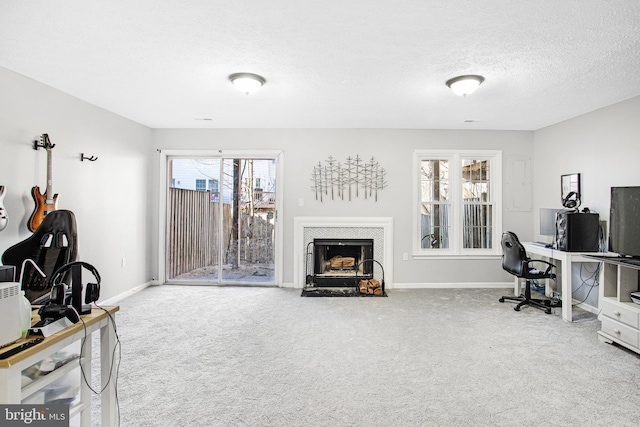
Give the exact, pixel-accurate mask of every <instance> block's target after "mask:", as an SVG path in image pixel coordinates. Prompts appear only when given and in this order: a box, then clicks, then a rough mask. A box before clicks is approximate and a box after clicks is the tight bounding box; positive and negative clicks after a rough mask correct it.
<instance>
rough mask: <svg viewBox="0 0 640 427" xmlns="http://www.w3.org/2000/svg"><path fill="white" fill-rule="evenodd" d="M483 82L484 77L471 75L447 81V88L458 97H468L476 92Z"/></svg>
mask: <svg viewBox="0 0 640 427" xmlns="http://www.w3.org/2000/svg"><path fill="white" fill-rule="evenodd" d="M483 81H484V77H482V76H478V75H476V74H469V75H466V76H458V77H454V78H452V79H449V80H447V86H449V87H450V88H451V90H452V91H453V93H455V94H456V95H460V96H467V95H469V94H470V93H473V92H475V90H476V89H478V86H480V83H482V82H483Z"/></svg>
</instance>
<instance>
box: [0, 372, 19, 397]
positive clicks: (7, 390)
mask: <svg viewBox="0 0 640 427" xmlns="http://www.w3.org/2000/svg"><path fill="white" fill-rule="evenodd" d="M21 390H22V378H21V372H20V371H19V370H17V369H15V368H6V369H0V402H2V404H19V403H21V402H22V392H21Z"/></svg>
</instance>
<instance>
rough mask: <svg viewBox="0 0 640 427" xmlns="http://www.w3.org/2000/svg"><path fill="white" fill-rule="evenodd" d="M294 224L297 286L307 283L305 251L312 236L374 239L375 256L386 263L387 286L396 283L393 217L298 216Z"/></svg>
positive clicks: (390, 286)
mask: <svg viewBox="0 0 640 427" xmlns="http://www.w3.org/2000/svg"><path fill="white" fill-rule="evenodd" d="M293 226H294V230H293V238H294V245H293V260H294V268H293V278H294V286H295V287H297V288H302V287H304V285H305V277H306V271H305V254H306V251H307V246H308V244H309V243H311V242H313V239H373V258H374V259H375V260H376V261H378V262H380V264H382V266H383V267H384V280H385V286H386V287H387V288H392V287H393V285H392V284H393V218H387V217H295V218H294V219H293ZM309 262H312V261H311V260H310V261H309ZM375 267H376V268H375V269H374V272H377V271H378V268H377V265H376V266H375Z"/></svg>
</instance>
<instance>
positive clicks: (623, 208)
mask: <svg viewBox="0 0 640 427" xmlns="http://www.w3.org/2000/svg"><path fill="white" fill-rule="evenodd" d="M609 250H610V251H611V252H616V253H618V254H620V255H624V256H634V257H640V187H611V210H610V212H609Z"/></svg>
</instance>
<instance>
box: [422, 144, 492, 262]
mask: <svg viewBox="0 0 640 427" xmlns="http://www.w3.org/2000/svg"><path fill="white" fill-rule="evenodd" d="M414 180H415V181H414V182H415V183H416V184H417V189H416V191H415V192H414V197H415V199H414V200H415V203H414V206H416V208H415V218H416V219H415V221H414V223H415V227H414V228H415V230H416V231H415V234H416V235H415V244H414V255H415V256H418V257H419V256H433V255H436V256H442V255H449V256H483V255H487V256H491V255H498V254H499V253H500V240H499V236H500V235H501V233H502V230H501V228H502V154H501V152H500V151H493V150H492V151H489V150H454V151H451V150H415V151H414Z"/></svg>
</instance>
